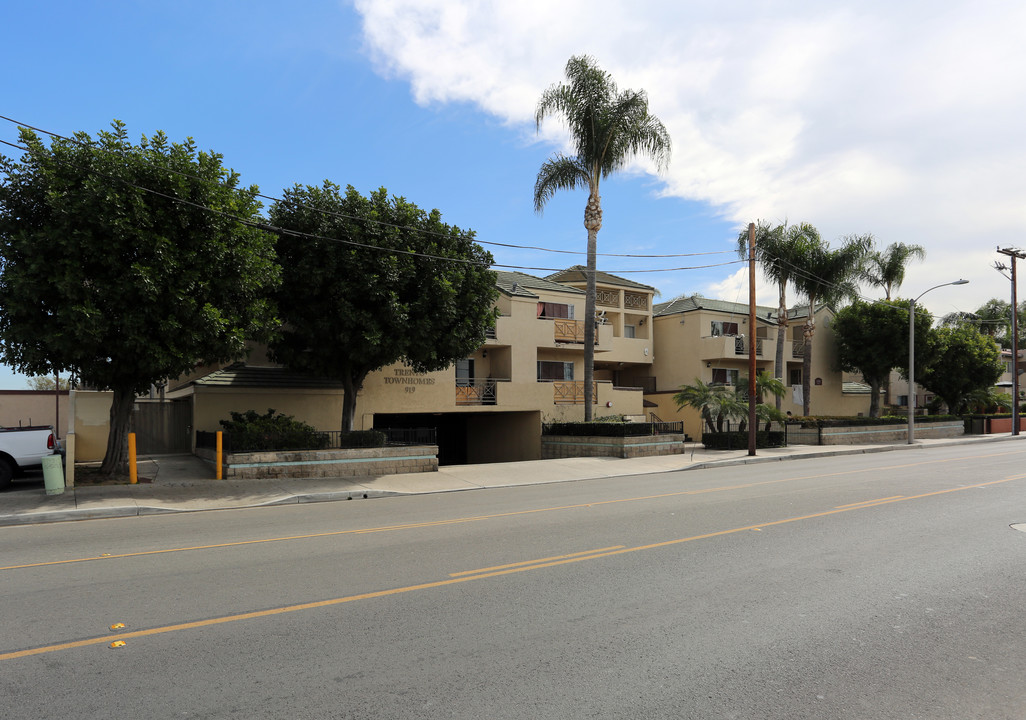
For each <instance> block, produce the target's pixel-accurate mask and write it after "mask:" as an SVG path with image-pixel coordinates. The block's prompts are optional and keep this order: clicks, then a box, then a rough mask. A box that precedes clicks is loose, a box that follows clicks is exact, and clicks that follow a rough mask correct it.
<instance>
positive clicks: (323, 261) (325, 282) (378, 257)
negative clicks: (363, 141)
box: [270, 181, 498, 431]
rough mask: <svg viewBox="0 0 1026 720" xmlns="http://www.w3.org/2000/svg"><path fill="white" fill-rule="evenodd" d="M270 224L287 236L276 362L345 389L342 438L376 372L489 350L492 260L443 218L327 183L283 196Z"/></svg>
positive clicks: (281, 246)
mask: <svg viewBox="0 0 1026 720" xmlns="http://www.w3.org/2000/svg"><path fill="white" fill-rule="evenodd" d="M270 218H271V222H272V223H273V224H274V225H276V226H278V227H279V228H282V229H284V232H282V234H281V235H280V237H279V239H278V242H277V250H278V257H279V260H280V262H281V265H282V280H283V282H282V285H281V289H280V290H279V292H278V293H277V298H276V299H277V303H278V309H279V314H280V316H281V319H282V322H283V323H284V327H283V330H282V332H281V334H280V336H279V338H278V339H277V340H276V341H275V342H273V343H272V344H271V345H270V351H271V356H272V358H273V359H274V360H276V361H278V362H280V363H282V364H283V365H285V366H287V367H290V368H292V369H295V370H298V371H302V372H307V373H310V374H313V375H317V376H320V377H325V378H331V379H335V380H339V381H341V382H342V385H343V392H344V399H343V410H342V419H341V427H342V429H343V430H345V431H348V430H352V429H353V421H354V417H355V411H356V399H357V393H358V392H359V390H360V388H361V387H362V386H363V382H364V380H365V378H366V377H367V375H368V374H369V373H371V372H373V371H374V370H378V369H380V368H382V367H385V366H386V365H390V364H393V363H396V362H404V363H406V364H407V365H409V366H410V367H411V368H412V369H413V370H414V371H416V372H429V371H434V370H441V369H444V368H446V367H448V366H450V365H452V364H453V363H454V362H455V361H456V360H459V359H461V358H464V357H466V356H467V355H468V354H470V353H471V352H473V351H474V350H476V349H477V348H478V347H480V345H481V344H482V343H483V342H484V338H485V331H486V330H487V329H488V328H489V327H492V326H494V323H495V312H496V311H495V309H494V302H495V299H496V298H497V295H498V291H497V290H496V287H495V273H493V272H492V271H491V270H489V269H488V268H489V266H490V265H491V264H492V256H491V254H490V253H488V252H486V251H485V250H484V249H482V248H481V246H480V245H478V244H476V243H475V242H473V232H468V231H463V230H461V229H459V228H458V227H454V226H450V225H446V224H445V223H443V222H442V216H441V213H440V212H439V211H438V210H432V211H431V212H425V211H424V210H421V209H420V208H418V207H417V206H416V205H414V204H413V203H411V202H408V201H407V200H405V199H404V198H401V197H394V196H389V195H388V192H387V191H386V190H385V189H384V188H381V189H379V190H376V191H374V192H372V193H371V194H370V196H369V197H364V196H362V195H361V194H360V193H359V192H357V191H356V190H355V189H354V188H353V187H352V186H349V187H347V188H346V191H345V193H342V192H341V189H340V187H339V186H338V185H336V184H334V183H331V182H327V181H325V182H324V184H323V185H322V186H320V187H315V186H310V185H305V186H303V185H296V186H295V187H292V188H290V189H288V190H286V191H285V193H284V195H283V197H282V199H281V200H280V201H278V202H276V203H274V205H272V206H271V209H270ZM289 231H295V232H296V233H303V234H304V235H313V236H317V237H319V238H323V239H320V240H313V239H310V238H309V237H305V236H300V235H298V234H294V233H290V232H289Z"/></svg>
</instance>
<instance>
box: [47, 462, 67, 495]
mask: <svg viewBox="0 0 1026 720" xmlns="http://www.w3.org/2000/svg"><path fill="white" fill-rule="evenodd" d="M43 485H45V486H46V494H47V495H60V494H61V493H63V492H64V463H63V458H61V456H60V455H47V456H46V457H45V458H43Z"/></svg>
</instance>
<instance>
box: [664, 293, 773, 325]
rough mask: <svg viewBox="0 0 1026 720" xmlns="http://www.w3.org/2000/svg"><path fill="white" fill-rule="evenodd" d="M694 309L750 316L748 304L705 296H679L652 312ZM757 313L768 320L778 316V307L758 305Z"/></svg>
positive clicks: (668, 313) (665, 312)
mask: <svg viewBox="0 0 1026 720" xmlns="http://www.w3.org/2000/svg"><path fill="white" fill-rule="evenodd" d="M692 310H713V311H715V312H725V313H731V314H734V315H744V316H745V317H748V304H747V303H736V302H728V301H726V300H714V299H712V298H704V297H697V296H692V297H679V298H676V299H674V300H670V301H669V302H664V303H658V304H656V305H654V306H653V307H652V313H653V315H655V316H656V317H659V316H660V315H676V314H677V313H682V312H690V311H692ZM755 314H756V316H757V318H758V319H759V320H763V321H765V320H767V319H772V318H775V317H776V314H777V309H776V308H771V307H768V306H765V305H756V306H755Z"/></svg>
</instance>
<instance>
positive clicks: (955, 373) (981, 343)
mask: <svg viewBox="0 0 1026 720" xmlns="http://www.w3.org/2000/svg"><path fill="white" fill-rule="evenodd" d="M917 322H918V319H917ZM916 356H917V358H916V359H917V360H918V358H919V350H918V345H917V350H916ZM928 358H929V359H928V360H927V361H926V362H925V363H924V368H923V370H922V373H921V374H920V370H919V367H918V365H919V363H918V362H917V363H916V365H917V367H916V380H917V381H918V382H919V384H920V385H922V386H923V387H924V388H926V389H927V390H929V391H930V392H932V393H934V394H935V395H937V396H938V397H940V398H942V399H943V400H944V402H945V404H947V406H948V411H949V412H950V413H951V414H953V415H959V414H961V413H963V412H965V411H966V409H967V406H968V403H969V400H970V398H971V397H973V395H974V393H977V392H978V391H980V390H986V389H987V388H989V387H992V386H993V385H994V383H996V382H997V381H998V379H999V378H1000V377H1001V373H1002V372H1004V363H1002V362H1001V351H1000V350H998V347H997V345H995V344H994V341H993V340H992V339H991V338H989V337H988V336H986V335H984V334H983V333H981V332H980V331H979V330H977V329H976V328H973V327H969V326H966V325H963V326H960V327H953V328H952V327H941V328H938V329H937V330H935V331H934V332H933V338H932V341H931V344H930V349H929V353H928Z"/></svg>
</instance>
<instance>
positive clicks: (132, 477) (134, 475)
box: [128, 433, 139, 485]
mask: <svg viewBox="0 0 1026 720" xmlns="http://www.w3.org/2000/svg"><path fill="white" fill-rule="evenodd" d="M128 482H130V483H132V484H133V485H135V484H136V483H138V482H139V468H138V467H136V464H135V433H128Z"/></svg>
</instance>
